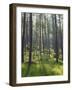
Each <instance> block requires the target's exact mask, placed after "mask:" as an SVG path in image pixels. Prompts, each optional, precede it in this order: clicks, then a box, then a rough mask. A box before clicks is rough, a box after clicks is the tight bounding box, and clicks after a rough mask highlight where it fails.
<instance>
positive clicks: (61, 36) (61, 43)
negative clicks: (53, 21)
mask: <svg viewBox="0 0 72 90" xmlns="http://www.w3.org/2000/svg"><path fill="white" fill-rule="evenodd" d="M62 29H63V27H62V28H61V16H60V15H59V33H60V40H61V42H60V46H61V54H62V60H63V35H62Z"/></svg>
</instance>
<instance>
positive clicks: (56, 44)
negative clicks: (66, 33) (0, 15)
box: [55, 15, 58, 63]
mask: <svg viewBox="0 0 72 90" xmlns="http://www.w3.org/2000/svg"><path fill="white" fill-rule="evenodd" d="M57 30H58V28H57V19H56V15H55V32H56V36H55V37H56V40H55V48H56V62H57V63H58V40H57Z"/></svg>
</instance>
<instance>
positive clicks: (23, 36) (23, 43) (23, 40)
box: [22, 13, 26, 63]
mask: <svg viewBox="0 0 72 90" xmlns="http://www.w3.org/2000/svg"><path fill="white" fill-rule="evenodd" d="M25 17H26V13H24V18H23V22H22V23H23V24H22V25H23V32H22V33H23V35H22V63H24V46H25Z"/></svg>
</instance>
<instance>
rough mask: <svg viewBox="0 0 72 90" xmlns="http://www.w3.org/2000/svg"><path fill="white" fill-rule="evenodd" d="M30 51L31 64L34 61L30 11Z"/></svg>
mask: <svg viewBox="0 0 72 90" xmlns="http://www.w3.org/2000/svg"><path fill="white" fill-rule="evenodd" d="M29 22H30V26H29V27H30V51H29V64H31V62H32V13H30V21H29Z"/></svg>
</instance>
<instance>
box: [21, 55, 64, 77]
mask: <svg viewBox="0 0 72 90" xmlns="http://www.w3.org/2000/svg"><path fill="white" fill-rule="evenodd" d="M46 57H47V56H45V55H44V56H42V57H41V59H39V57H38V58H37V59H36V60H35V59H33V60H32V62H33V63H31V64H29V63H28V62H25V63H23V64H22V77H31V76H52V75H62V74H63V63H62V60H58V63H56V61H55V60H53V58H52V59H49V60H48V58H46Z"/></svg>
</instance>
